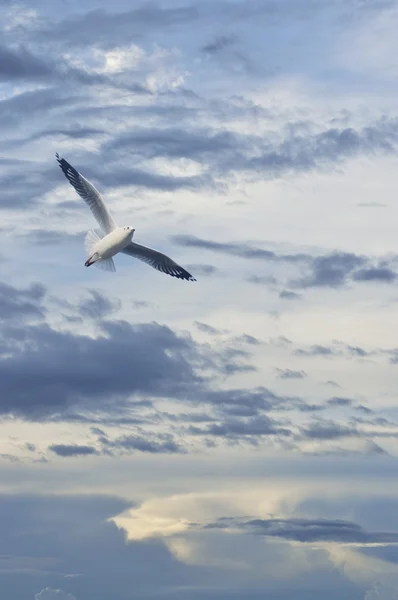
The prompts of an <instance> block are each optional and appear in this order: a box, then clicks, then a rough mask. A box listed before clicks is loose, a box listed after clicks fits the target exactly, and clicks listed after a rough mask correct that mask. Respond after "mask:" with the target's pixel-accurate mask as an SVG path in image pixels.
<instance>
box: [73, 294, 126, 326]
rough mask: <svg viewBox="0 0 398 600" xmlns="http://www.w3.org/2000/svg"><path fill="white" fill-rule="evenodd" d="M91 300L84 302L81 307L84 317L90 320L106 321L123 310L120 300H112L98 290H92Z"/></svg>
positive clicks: (80, 310)
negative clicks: (105, 319) (106, 318)
mask: <svg viewBox="0 0 398 600" xmlns="http://www.w3.org/2000/svg"><path fill="white" fill-rule="evenodd" d="M90 294H91V298H88V299H87V300H83V301H82V302H81V303H80V306H79V312H80V314H81V315H82V317H87V318H89V319H104V318H105V317H109V316H110V315H111V314H113V313H115V312H117V311H119V310H120V308H121V304H122V303H121V301H120V300H117V299H116V300H110V299H109V298H107V297H106V296H104V294H101V293H100V292H98V291H96V290H90Z"/></svg>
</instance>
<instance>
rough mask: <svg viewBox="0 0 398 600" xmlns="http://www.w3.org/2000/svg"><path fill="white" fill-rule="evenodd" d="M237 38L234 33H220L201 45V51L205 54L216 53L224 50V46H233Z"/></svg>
mask: <svg viewBox="0 0 398 600" xmlns="http://www.w3.org/2000/svg"><path fill="white" fill-rule="evenodd" d="M236 40H237V38H236V36H235V35H220V36H218V37H216V38H214V40H213V41H212V42H208V43H207V44H205V45H204V46H203V47H202V52H204V53H205V54H209V55H212V54H217V53H219V52H221V51H222V50H224V49H225V48H229V47H230V46H233V45H234V44H235V42H236Z"/></svg>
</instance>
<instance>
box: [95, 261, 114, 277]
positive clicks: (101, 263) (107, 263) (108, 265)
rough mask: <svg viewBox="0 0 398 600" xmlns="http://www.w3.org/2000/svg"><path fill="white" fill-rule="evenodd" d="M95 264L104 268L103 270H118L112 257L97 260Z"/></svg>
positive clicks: (99, 267)
mask: <svg viewBox="0 0 398 600" xmlns="http://www.w3.org/2000/svg"><path fill="white" fill-rule="evenodd" d="M93 265H94V266H95V267H98V269H102V270H103V271H111V272H112V273H115V271H116V267H115V263H114V262H113V259H112V258H104V259H101V260H96V261H95V263H93Z"/></svg>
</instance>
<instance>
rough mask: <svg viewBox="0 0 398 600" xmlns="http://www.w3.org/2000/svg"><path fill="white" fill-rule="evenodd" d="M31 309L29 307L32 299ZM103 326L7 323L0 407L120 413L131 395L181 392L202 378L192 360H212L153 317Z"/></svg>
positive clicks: (28, 413) (15, 411)
mask: <svg viewBox="0 0 398 600" xmlns="http://www.w3.org/2000/svg"><path fill="white" fill-rule="evenodd" d="M27 310H28V313H29V314H30V313H31V312H32V309H31V307H30V306H29V307H28V309H27ZM34 312H35V311H34ZM98 325H99V327H100V331H101V334H100V335H99V337H97V338H93V337H89V336H86V335H75V334H73V333H71V332H68V331H60V330H56V329H52V328H51V327H50V326H49V325H47V324H45V323H39V324H37V325H29V326H26V327H19V326H18V325H14V326H13V327H12V326H11V325H10V324H7V325H4V327H3V329H2V331H0V336H1V340H2V344H3V355H2V356H0V377H1V380H2V387H3V392H4V393H3V394H2V399H1V401H0V413H2V414H3V415H6V414H7V415H15V416H23V417H26V418H30V419H37V418H39V419H45V418H49V417H50V416H51V417H54V416H56V415H59V416H61V415H64V416H65V413H67V412H68V411H69V412H72V413H73V412H76V409H78V412H79V411H82V410H83V411H84V410H89V412H90V411H91V412H92V413H95V412H99V413H101V411H105V412H109V411H111V412H114V411H116V412H119V415H121V414H122V413H123V412H124V411H125V410H126V408H127V406H128V404H126V402H127V400H128V398H133V397H134V396H139V395H140V394H150V395H155V396H162V395H165V396H168V395H171V396H175V395H177V396H178V395H179V393H180V392H181V391H182V389H185V388H187V386H189V387H191V389H192V387H195V386H197V385H199V384H200V382H201V379H200V377H199V376H198V375H197V374H196V371H195V368H194V367H193V364H191V362H190V361H191V360H192V361H193V362H197V364H199V363H200V362H201V361H203V364H208V357H206V356H203V357H202V358H201V351H200V350H199V346H196V345H195V343H194V342H193V340H191V339H190V338H188V337H182V336H178V335H176V334H175V333H174V332H173V331H172V330H171V329H169V328H168V327H166V326H161V325H158V324H156V323H151V324H142V325H138V324H137V325H130V324H129V323H127V322H122V321H119V322H99V323H98ZM198 361H199V362H198ZM43 364H44V365H46V371H45V376H43V372H42V368H41V365H43ZM21 372H23V373H24V377H23V378H21V377H20V373H21ZM110 374H112V375H110ZM137 399H139V398H137ZM116 407H118V408H116Z"/></svg>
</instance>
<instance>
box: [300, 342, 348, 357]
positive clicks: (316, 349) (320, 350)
mask: <svg viewBox="0 0 398 600" xmlns="http://www.w3.org/2000/svg"><path fill="white" fill-rule="evenodd" d="M294 354H296V355H297V356H337V355H338V354H340V352H339V351H338V350H336V348H332V347H330V346H322V345H320V344H315V345H314V346H311V347H310V348H308V349H304V348H297V349H296V350H295V351H294Z"/></svg>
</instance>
